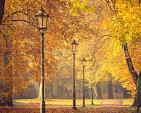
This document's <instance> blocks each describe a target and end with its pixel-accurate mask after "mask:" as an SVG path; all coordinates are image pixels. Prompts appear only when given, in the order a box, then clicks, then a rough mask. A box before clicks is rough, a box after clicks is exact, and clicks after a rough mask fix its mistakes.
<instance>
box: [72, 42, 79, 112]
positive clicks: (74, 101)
mask: <svg viewBox="0 0 141 113" xmlns="http://www.w3.org/2000/svg"><path fill="white" fill-rule="evenodd" d="M71 45H72V53H73V109H74V110H77V108H76V93H75V54H76V49H77V46H78V43H77V42H76V40H73V41H72V43H71Z"/></svg>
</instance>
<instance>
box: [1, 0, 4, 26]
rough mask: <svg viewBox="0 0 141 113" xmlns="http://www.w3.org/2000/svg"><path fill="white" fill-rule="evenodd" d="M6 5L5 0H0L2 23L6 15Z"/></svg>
mask: <svg viewBox="0 0 141 113" xmlns="http://www.w3.org/2000/svg"><path fill="white" fill-rule="evenodd" d="M4 6H5V0H1V2H0V25H1V23H2V19H3V15H4Z"/></svg>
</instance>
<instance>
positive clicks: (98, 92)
mask: <svg viewBox="0 0 141 113" xmlns="http://www.w3.org/2000/svg"><path fill="white" fill-rule="evenodd" d="M96 92H97V99H102V93H101V89H100V86H99V83H97V85H96Z"/></svg>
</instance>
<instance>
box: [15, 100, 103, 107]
mask: <svg viewBox="0 0 141 113" xmlns="http://www.w3.org/2000/svg"><path fill="white" fill-rule="evenodd" d="M40 102H41V100H40V99H18V100H15V101H14V103H15V105H19V104H23V105H24V104H26V105H27V104H28V105H29V104H39V103H40ZM101 103H102V100H94V106H100V105H101ZM76 105H77V107H81V106H82V100H77V101H76ZM46 106H47V107H71V106H72V100H69V99H68V100H67V99H47V100H46ZM86 106H87V107H91V100H90V99H86Z"/></svg>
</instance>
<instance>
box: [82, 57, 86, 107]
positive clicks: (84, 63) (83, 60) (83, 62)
mask: <svg viewBox="0 0 141 113" xmlns="http://www.w3.org/2000/svg"><path fill="white" fill-rule="evenodd" d="M81 61H82V68H83V70H82V71H83V107H85V65H86V62H87V61H86V59H85V58H84V57H83V58H82V60H81Z"/></svg>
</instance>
